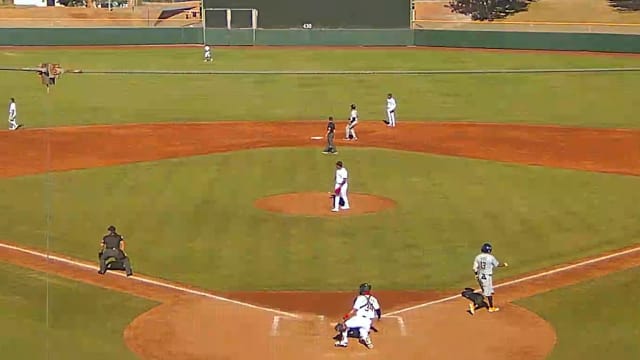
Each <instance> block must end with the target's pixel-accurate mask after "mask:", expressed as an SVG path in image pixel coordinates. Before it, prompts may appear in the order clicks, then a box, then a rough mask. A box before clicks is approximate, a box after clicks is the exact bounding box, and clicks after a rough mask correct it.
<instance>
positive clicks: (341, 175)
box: [331, 161, 349, 212]
mask: <svg viewBox="0 0 640 360" xmlns="http://www.w3.org/2000/svg"><path fill="white" fill-rule="evenodd" d="M335 181H336V183H335V187H334V188H333V193H334V195H335V196H334V197H333V209H331V211H333V212H337V211H340V209H342V210H349V198H348V197H347V189H349V182H348V181H349V172H348V171H347V168H345V167H344V166H343V164H342V161H338V162H336V177H335ZM340 199H342V201H343V202H344V205H342V207H341V206H340Z"/></svg>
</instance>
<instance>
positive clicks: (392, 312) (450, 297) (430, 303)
mask: <svg viewBox="0 0 640 360" xmlns="http://www.w3.org/2000/svg"><path fill="white" fill-rule="evenodd" d="M636 251H640V246H637V247H634V248H631V249H627V250H623V251H619V252H616V253H613V254H609V255H605V256H600V257H597V258H593V259H590V260H585V261H581V262H579V263H576V264H572V265H567V266H563V267H560V268H557V269H554V270H548V271H543V272H541V273H538V274H533V275H529V276H525V277H522V278H519V279H514V280H510V281H507V282H504V283H501V284H498V285H495V286H494V288H500V287H505V286H510V285H514V284H518V283H521V282H525V281H529V280H533V279H537V278H541V277H544V276H549V275H553V274H556V273H560V272H564V271H567V270H571V269H574V268H577V267H580V266H585V265H590V264H594V263H598V262H602V261H605V260H609V259H612V258H615V257H618V256H623V255H627V254H631V253H633V252H636ZM458 298H460V295H453V296H449V297H445V298H442V299H438V300H433V301H429V302H426V303H423V304H418V305H414V306H410V307H408V308H404V309H400V310H395V311H391V312H389V313H388V314H386V315H383V317H391V316H393V315H397V314H402V313H405V312H408V311H412V310H417V309H421V308H424V307H427V306H431V305H436V304H440V303H443V302H447V301H451V300H454V299H458Z"/></svg>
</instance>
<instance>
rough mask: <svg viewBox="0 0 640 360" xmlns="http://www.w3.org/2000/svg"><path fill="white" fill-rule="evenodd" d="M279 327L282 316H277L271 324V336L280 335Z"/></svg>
mask: <svg viewBox="0 0 640 360" xmlns="http://www.w3.org/2000/svg"><path fill="white" fill-rule="evenodd" d="M278 325H280V316H278V315H276V316H274V317H273V322H272V323H271V336H276V335H278Z"/></svg>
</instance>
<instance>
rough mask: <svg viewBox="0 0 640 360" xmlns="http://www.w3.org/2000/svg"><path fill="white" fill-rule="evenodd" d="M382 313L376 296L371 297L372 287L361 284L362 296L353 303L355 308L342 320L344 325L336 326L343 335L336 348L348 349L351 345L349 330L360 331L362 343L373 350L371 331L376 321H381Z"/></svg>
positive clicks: (337, 341) (336, 343)
mask: <svg viewBox="0 0 640 360" xmlns="http://www.w3.org/2000/svg"><path fill="white" fill-rule="evenodd" d="M381 316H382V311H381V310H380V303H379V302H378V299H376V297H375V296H373V295H371V285H369V284H367V283H363V284H360V294H359V295H358V297H356V299H355V300H354V302H353V307H352V308H351V311H349V313H348V314H346V315H345V316H344V317H343V318H342V320H344V321H343V322H342V323H338V325H336V330H338V331H339V332H341V333H342V335H341V337H340V339H338V340H336V342H335V346H338V347H347V345H348V344H349V338H348V336H347V335H348V332H349V329H359V335H360V343H361V344H363V345H365V346H366V347H367V348H369V349H373V343H372V342H371V338H370V337H369V331H370V330H371V326H372V323H373V320H374V319H376V318H377V319H378V320H380V317H381Z"/></svg>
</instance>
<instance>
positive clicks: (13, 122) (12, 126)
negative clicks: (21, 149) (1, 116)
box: [9, 116, 18, 130]
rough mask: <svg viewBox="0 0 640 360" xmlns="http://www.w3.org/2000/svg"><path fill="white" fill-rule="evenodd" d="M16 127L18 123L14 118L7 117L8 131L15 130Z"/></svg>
mask: <svg viewBox="0 0 640 360" xmlns="http://www.w3.org/2000/svg"><path fill="white" fill-rule="evenodd" d="M17 127H18V123H17V122H16V117H15V116H11V117H9V130H15V129H16V128H17Z"/></svg>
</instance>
